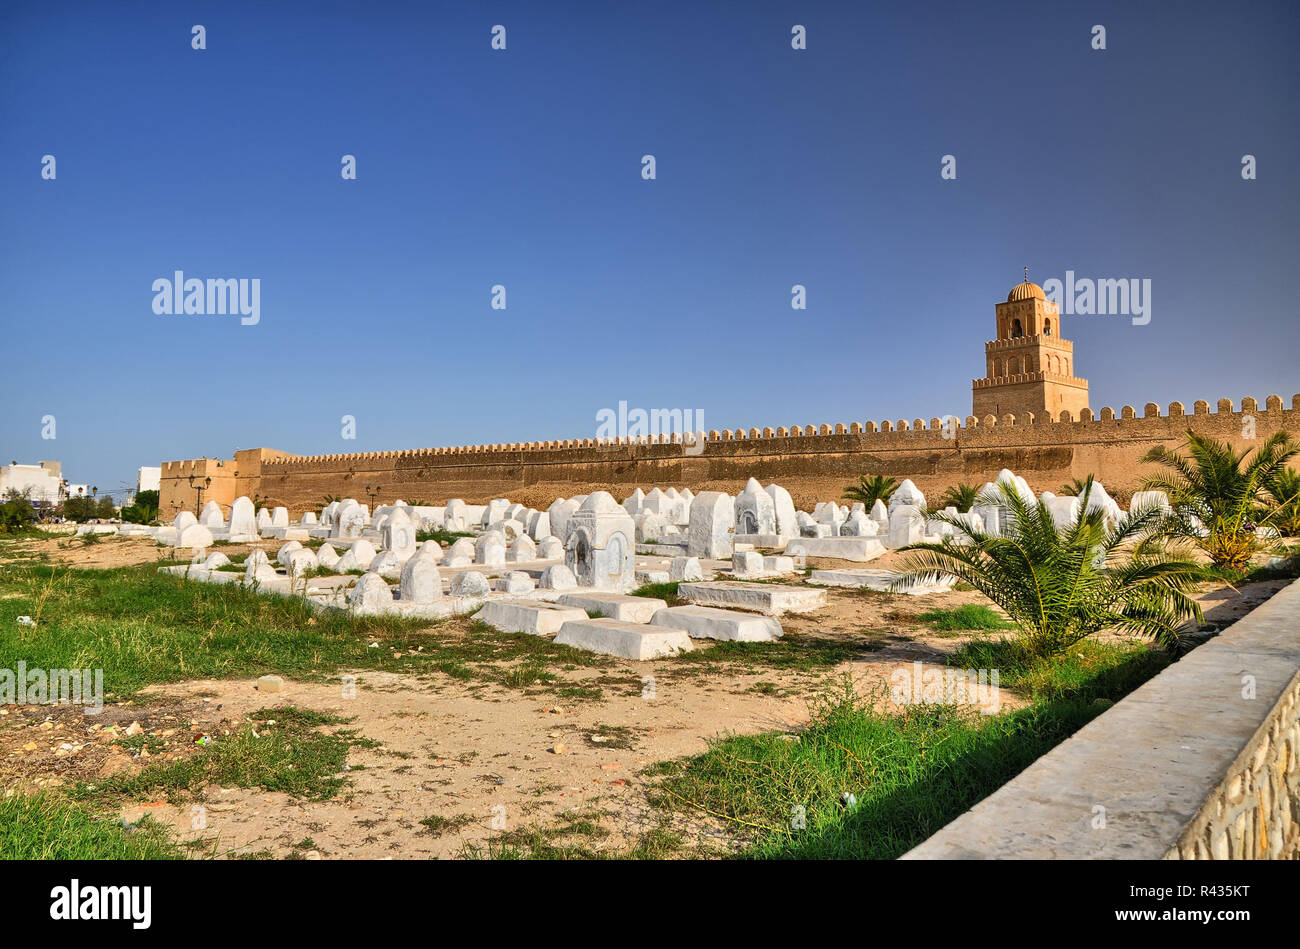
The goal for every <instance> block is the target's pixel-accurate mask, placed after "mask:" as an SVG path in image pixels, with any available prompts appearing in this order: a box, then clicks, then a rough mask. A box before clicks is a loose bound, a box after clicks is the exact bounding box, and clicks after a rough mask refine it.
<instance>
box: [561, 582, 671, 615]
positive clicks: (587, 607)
mask: <svg viewBox="0 0 1300 949" xmlns="http://www.w3.org/2000/svg"><path fill="white" fill-rule="evenodd" d="M556 602H557V603H559V604H560V605H561V606H573V607H577V608H578V609H580V610H583V611H586V612H591V613H599V614H600V615H601V616H608V617H609V618H610V619H616V620H622V621H623V622H625V623H648V622H650V617H652V616H654V615H655V613H656V611H658V610H662V609H664V608H665V607H667V606H668V604H667V603H665V602H664V601H663V600H656V599H652V598H651V597H648V596H629V595H628V594H626V593H598V592H596V591H594V590H593V591H590V592H587V593H566V594H564V596H562V597H560V598H559V600H557V601H556Z"/></svg>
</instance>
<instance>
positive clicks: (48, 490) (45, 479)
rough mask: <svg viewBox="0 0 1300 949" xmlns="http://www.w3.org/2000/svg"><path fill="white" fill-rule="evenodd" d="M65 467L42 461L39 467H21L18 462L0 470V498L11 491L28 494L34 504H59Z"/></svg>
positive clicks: (54, 462) (55, 462)
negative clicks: (60, 487)
mask: <svg viewBox="0 0 1300 949" xmlns="http://www.w3.org/2000/svg"><path fill="white" fill-rule="evenodd" d="M62 473H63V465H62V463H61V462H57V461H42V462H41V463H40V464H38V465H20V464H18V463H17V462H15V463H13V464H9V465H5V466H4V467H3V468H0V497H3V496H4V495H6V494H8V493H9V492H10V491H17V492H18V493H19V494H26V495H27V498H28V500H30V501H32V502H33V503H37V502H44V503H46V504H58V503H59V501H60V495H59V485H60V483H61V481H62Z"/></svg>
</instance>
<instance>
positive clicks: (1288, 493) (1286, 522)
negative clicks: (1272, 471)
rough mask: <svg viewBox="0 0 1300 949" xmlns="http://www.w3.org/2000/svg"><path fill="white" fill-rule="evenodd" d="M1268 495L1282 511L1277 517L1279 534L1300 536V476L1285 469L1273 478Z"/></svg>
mask: <svg viewBox="0 0 1300 949" xmlns="http://www.w3.org/2000/svg"><path fill="white" fill-rule="evenodd" d="M1268 493H1269V494H1271V495H1272V496H1273V500H1274V501H1276V502H1277V505H1278V508H1279V509H1280V510H1279V513H1278V516H1277V529H1278V532H1279V533H1282V534H1285V535H1286V536H1288V537H1295V536H1296V535H1300V474H1297V473H1296V472H1294V471H1292V470H1291V469H1290V468H1283V469H1282V470H1281V471H1279V472H1278V473H1277V475H1276V477H1274V478H1273V483H1272V484H1271V485H1269V489H1268Z"/></svg>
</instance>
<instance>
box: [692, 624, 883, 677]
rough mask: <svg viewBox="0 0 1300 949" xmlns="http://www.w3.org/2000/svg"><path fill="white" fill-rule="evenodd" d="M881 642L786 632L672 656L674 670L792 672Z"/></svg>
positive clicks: (821, 667) (820, 666) (855, 655)
mask: <svg viewBox="0 0 1300 949" xmlns="http://www.w3.org/2000/svg"><path fill="white" fill-rule="evenodd" d="M882 645H883V643H872V642H865V641H853V640H846V639H843V638H834V639H832V638H830V637H824V636H812V635H808V634H806V633H795V632H787V633H786V634H785V635H784V636H782V637H781V638H780V639H778V640H775V641H774V642H756V643H749V642H731V641H727V640H723V641H720V642H715V643H712V644H709V645H704V644H700V645H698V646H697V647H696V648H695V649H694V650H692V651H691V652H685V653H681V654H679V655H678V656H676V657H675V660H674V661H675V662H676V663H677V669H679V670H686V669H690V668H691V667H692V666H701V667H704V668H705V669H709V670H712V671H716V670H717V669H718V667H720V666H721V665H723V664H727V665H739V666H744V667H746V668H749V669H756V668H759V667H761V668H764V669H782V670H787V671H794V672H806V673H811V672H821V671H825V670H826V669H829V668H831V667H833V666H836V665H838V664H839V663H841V662H848V661H849V660H852V659H860V658H862V657H864V656H866V655H867V654H868V653H872V652H875V651H876V650H877V649H880V648H881V647H882Z"/></svg>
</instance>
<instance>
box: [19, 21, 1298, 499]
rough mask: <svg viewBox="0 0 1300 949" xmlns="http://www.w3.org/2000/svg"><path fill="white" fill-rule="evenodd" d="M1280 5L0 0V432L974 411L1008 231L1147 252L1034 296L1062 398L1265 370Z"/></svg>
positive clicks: (98, 464) (81, 455) (166, 439)
mask: <svg viewBox="0 0 1300 949" xmlns="http://www.w3.org/2000/svg"><path fill="white" fill-rule="evenodd" d="M194 24H203V25H204V26H205V27H206V30H207V49H206V50H203V51H195V50H193V49H191V46H190V41H191V27H192V26H193V25H194ZM495 24H502V25H504V26H505V27H506V31H507V33H506V36H507V49H506V50H505V51H504V52H497V51H493V50H492V49H490V45H489V44H490V39H491V36H490V31H491V28H492V26H493V25H495ZM794 24H802V25H804V26H806V28H807V33H808V48H807V50H804V51H794V50H792V49H791V47H790V30H791V26H792V25H794ZM1094 24H1102V25H1104V26H1105V27H1106V30H1107V49H1106V50H1104V51H1096V50H1093V49H1092V48H1091V45H1090V40H1091V32H1090V31H1091V28H1092V26H1093V25H1094ZM1298 24H1300V7H1297V5H1296V4H1294V3H1261V2H1245V3H1238V4H1232V5H1228V4H1221V5H1212V4H1196V3H1179V4H1167V3H1163V4H1157V3H1136V2H1132V0H1124V2H1119V3H1098V2H1091V3H1073V4H1072V3H1052V4H1042V3H1005V4H992V5H985V4H971V3H968V2H958V3H926V4H914V3H884V4H860V3H852V4H850V3H834V4H832V3H798V4H793V3H763V2H757V3H745V4H733V3H721V2H699V3H681V4H675V3H654V4H630V3H610V4H606V3H596V2H591V3H554V2H548V3H545V4H539V3H535V2H533V3H519V4H511V3H482V4H478V3H476V4H468V3H457V4H451V3H448V4H434V3H428V4H418V5H417V4H391V3H385V2H371V3H367V4H356V3H330V2H312V3H288V2H277V3H274V4H266V3H230V2H220V3H190V4H178V3H174V2H159V3H148V2H132V3H112V4H109V3H103V2H101V0H94V2H85V3H62V4H57V5H51V4H48V3H46V4H37V3H25V2H9V3H6V4H5V5H4V6H3V9H2V12H0V219H2V220H3V222H4V226H3V227H2V228H0V287H3V296H0V314H3V327H4V340H5V346H4V348H5V358H4V362H3V370H2V373H3V382H2V383H0V402H2V404H3V406H4V411H3V413H0V455H3V459H2V460H3V461H8V460H10V459H15V460H18V461H22V462H31V461H35V460H38V459H47V458H48V459H57V460H61V461H62V462H63V465H64V474H65V476H66V477H68V478H69V479H71V480H73V481H89V482H92V483H97V484H98V485H99V486H100V488H101V491H105V490H109V491H112V490H115V489H116V488H117V486H118V485H119V484H120V483H121V482H124V481H132V482H133V481H134V472H135V469H136V468H137V467H138V466H139V465H143V464H158V463H160V462H162V461H164V460H171V459H178V458H190V457H196V456H200V455H207V456H210V457H229V455H230V454H231V452H232V451H233V450H234V449H235V448H250V447H255V446H258V445H265V446H269V447H274V448H280V449H283V450H287V451H292V452H298V453H303V454H317V453H326V452H343V451H372V450H386V449H399V448H415V447H427V446H434V445H445V444H464V443H476V442H509V441H527V440H534V439H546V438H567V437H589V436H592V435H594V434H595V429H596V414H597V413H598V412H599V411H600V410H601V409H602V408H607V407H616V406H617V405H618V403H619V401H620V400H625V401H627V402H628V403H629V405H630V406H633V407H637V406H640V407H646V408H652V407H675V408H690V409H694V410H697V411H700V412H702V413H703V417H704V419H705V425H706V427H708V428H722V427H730V428H738V427H744V428H748V427H751V426H757V427H763V426H769V425H770V426H772V427H776V426H778V425H795V424H801V425H802V424H807V423H810V422H816V423H820V422H832V423H834V422H841V421H842V422H845V423H848V422H852V421H855V420H858V421H865V420H867V419H875V420H880V419H885V418H890V419H897V418H909V419H910V418H914V417H917V416H921V417H925V418H929V417H931V416H936V415H944V414H947V413H953V414H957V415H960V416H965V415H966V414H968V413H969V411H970V381H971V379H972V378H973V377H976V376H981V375H983V367H984V360H983V344H984V342H985V341H986V340H987V339H989V338H990V336H991V335H992V333H993V304H994V303H995V302H997V301H999V300H1002V299H1005V296H1006V293H1007V290H1008V289H1009V288H1010V287H1011V286H1012V285H1013V284H1015V283H1016V282H1018V280H1019V278H1020V275H1021V273H1022V267H1024V266H1026V265H1027V266H1028V267H1029V268H1030V276H1031V278H1033V279H1035V280H1036V281H1038V282H1040V283H1041V282H1043V281H1045V280H1047V279H1048V278H1050V277H1053V276H1056V277H1063V276H1064V273H1065V271H1066V270H1067V269H1070V270H1074V271H1075V272H1076V274H1078V275H1079V276H1087V277H1093V278H1102V277H1107V278H1119V277H1137V278H1149V279H1150V280H1151V281H1152V313H1151V316H1152V318H1151V322H1150V323H1149V324H1148V325H1146V326H1134V325H1132V323H1131V321H1130V320H1129V319H1127V318H1124V317H1095V316H1094V317H1076V318H1073V319H1071V318H1068V317H1067V318H1066V319H1065V321H1064V323H1065V325H1064V331H1065V335H1066V336H1068V337H1070V338H1072V339H1073V340H1074V341H1075V353H1076V365H1077V368H1078V371H1079V373H1080V374H1081V375H1084V376H1086V377H1087V378H1088V379H1089V380H1090V383H1091V392H1092V404H1093V407H1094V408H1097V409H1099V408H1100V407H1101V406H1103V405H1111V406H1114V407H1116V408H1117V409H1118V407H1119V406H1121V405H1123V404H1126V403H1131V404H1134V405H1136V406H1138V407H1139V410H1140V407H1141V406H1142V404H1143V403H1145V402H1147V401H1157V402H1159V403H1161V404H1162V405H1164V404H1166V403H1168V402H1170V401H1172V400H1175V399H1178V400H1181V401H1183V402H1185V403H1187V404H1188V405H1190V404H1191V402H1192V401H1194V400H1196V399H1198V398H1204V399H1207V400H1210V401H1211V402H1213V401H1214V400H1215V399H1217V398H1219V397H1222V396H1227V397H1229V398H1232V399H1233V400H1234V401H1236V400H1239V399H1240V398H1241V397H1242V396H1244V395H1253V396H1255V397H1256V398H1258V399H1260V400H1261V401H1262V400H1263V398H1264V397H1265V396H1267V395H1269V394H1270V393H1274V392H1276V393H1279V394H1281V395H1282V396H1283V398H1284V399H1285V400H1286V401H1287V402H1288V404H1289V401H1290V397H1291V395H1292V394H1293V393H1294V392H1296V391H1300V372H1297V359H1296V354H1297V352H1300V328H1298V326H1297V323H1298V321H1297V313H1296V306H1295V300H1296V297H1297V291H1298V290H1300V286H1298V284H1300V277H1298V276H1297V267H1296V261H1297V260H1298V259H1300V231H1298V229H1297V226H1296V221H1297V212H1298V211H1300V208H1298V207H1297V204H1298V198H1300V179H1298V178H1297V175H1296V167H1297V159H1298V158H1300V155H1298V154H1297V145H1298V144H1300V123H1298V122H1297V120H1296V116H1297V112H1298V108H1297V106H1298V103H1300V95H1298V93H1300V69H1298V68H1297V66H1296V58H1295V55H1294V48H1295V45H1296V41H1297V39H1298V38H1300V30H1298V29H1297V26H1298ZM46 154H50V155H54V156H55V159H56V162H57V178H56V179H55V180H53V181H50V180H42V178H41V160H42V156H44V155H46ZM345 154H353V155H355V156H356V158H357V179H356V180H354V181H344V180H342V179H341V177H340V173H339V172H340V159H341V157H342V156H343V155H345ZM644 154H653V155H654V156H655V158H656V162H657V178H656V180H654V181H645V180H643V179H642V177H641V156H642V155H644ZM945 154H951V155H954V156H955V157H956V159H957V178H956V180H952V181H945V180H942V179H941V177H940V174H939V172H940V160H941V156H943V155H945ZM1244 154H1253V155H1255V156H1256V158H1257V161H1258V179H1257V180H1255V181H1243V180H1242V177H1241V173H1240V169H1241V157H1242V155H1244ZM177 269H180V270H184V271H185V272H186V274H187V275H188V276H197V277H222V278H226V277H247V278H253V277H256V278H259V279H260V280H261V322H260V323H259V324H258V325H256V326H243V325H240V323H239V320H238V319H237V318H232V317H205V316H158V315H155V313H154V312H153V309H152V301H153V292H152V290H151V286H152V283H153V281H154V280H156V279H158V278H160V277H170V276H171V274H172V272H173V271H174V270H177ZM494 284H502V285H504V286H505V287H506V292H507V309H506V310H504V311H499V310H493V309H491V308H490V306H489V303H490V291H491V287H492V286H493V285H494ZM794 284H802V285H804V286H806V287H807V299H808V308H807V310H805V311H793V310H792V309H791V307H790V296H791V287H792V286H793V285H794ZM46 415H53V416H55V419H56V424H57V429H56V433H57V438H56V439H55V440H54V441H47V440H42V438H41V430H42V423H41V419H42V417H43V416H46ZM344 415H352V416H354V417H355V418H356V438H355V440H345V439H343V438H342V437H341V424H340V419H341V417H342V416H344Z"/></svg>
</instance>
